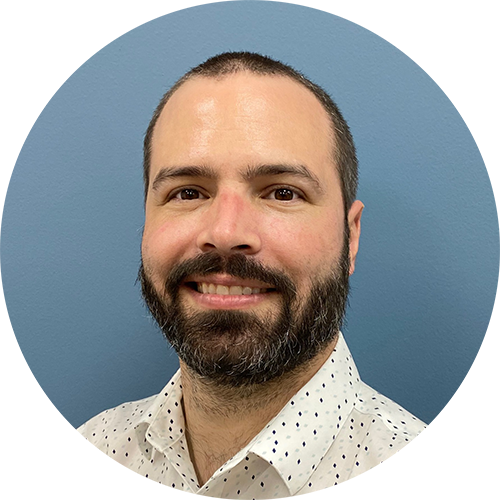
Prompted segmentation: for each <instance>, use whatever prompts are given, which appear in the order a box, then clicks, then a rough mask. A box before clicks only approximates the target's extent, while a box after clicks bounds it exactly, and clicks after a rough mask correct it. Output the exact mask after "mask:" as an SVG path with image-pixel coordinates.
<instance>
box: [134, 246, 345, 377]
mask: <svg viewBox="0 0 500 500" xmlns="http://www.w3.org/2000/svg"><path fill="white" fill-rule="evenodd" d="M215 273H224V274H228V275H230V276H233V277H236V278H240V279H248V280H258V281H261V282H263V283H266V284H268V285H270V286H272V287H273V292H272V293H273V295H274V296H275V297H276V298H277V301H276V302H277V304H276V307H274V308H272V309H273V310H271V311H270V312H268V313H264V314H257V313H255V312H247V311H235V310H214V311H203V312H201V311H193V310H189V308H188V307H186V306H185V305H184V304H183V302H182V300H181V297H180V294H179V291H180V287H181V286H184V285H183V283H184V280H185V279H186V278H187V277H188V276H190V275H196V276H197V277H199V278H201V277H204V276H210V275H213V274H215ZM139 280H140V283H141V288H142V295H143V298H144V301H145V303H146V305H147V306H148V308H149V310H150V312H151V314H152V316H153V318H154V319H155V320H156V322H157V323H158V325H159V327H160V329H161V331H162V332H163V334H164V336H165V338H166V339H167V340H168V341H169V342H170V344H171V345H172V347H173V348H174V349H175V350H176V352H177V354H178V356H179V358H180V359H181V360H182V361H183V362H184V363H185V364H186V365H187V366H188V367H189V368H190V369H191V370H193V371H194V372H195V373H196V374H198V375H199V376H201V377H203V378H205V379H207V380H210V381H212V382H214V383H217V384H219V385H223V386H228V387H244V386H252V385H255V384H262V383H265V382H269V381H271V380H275V379H277V378H279V377H281V376H283V375H284V374H286V373H288V372H293V371H296V370H297V369H299V368H300V367H301V366H302V365H305V364H306V363H308V362H309V361H311V360H312V359H314V358H315V357H316V356H317V355H318V354H319V353H320V352H322V351H324V349H326V348H327V347H328V346H329V345H330V344H331V343H332V342H333V340H334V339H335V337H336V335H337V334H338V332H339V330H340V328H341V326H342V323H343V320H344V316H345V310H346V306H347V300H348V294H349V240H348V237H345V238H344V245H343V249H342V253H341V256H340V258H339V259H338V261H336V262H335V263H334V264H332V266H331V270H330V271H329V273H327V275H326V276H322V277H317V278H315V279H311V285H310V290H309V293H308V296H307V297H306V298H301V297H299V295H298V293H297V287H296V286H295V284H294V282H293V280H292V279H291V278H290V277H289V276H287V275H286V274H285V273H283V272H282V271H280V270H276V269H271V268H269V267H266V266H264V265H263V264H262V263H260V262H259V261H257V260H256V259H255V258H252V257H247V256H245V255H243V254H234V255H231V256H229V257H225V256H222V255H220V254H218V253H216V252H209V253H206V254H201V255H199V256H198V257H196V258H193V259H189V260H186V261H184V262H181V263H180V264H178V265H176V266H175V267H174V268H173V269H172V270H171V271H170V273H169V275H168V277H167V278H166V281H165V287H164V292H163V293H162V294H159V293H158V292H157V290H156V288H155V287H154V285H153V282H152V279H151V277H150V272H149V271H148V270H147V268H145V266H144V264H143V263H141V266H140V269H139ZM207 281H209V279H207Z"/></svg>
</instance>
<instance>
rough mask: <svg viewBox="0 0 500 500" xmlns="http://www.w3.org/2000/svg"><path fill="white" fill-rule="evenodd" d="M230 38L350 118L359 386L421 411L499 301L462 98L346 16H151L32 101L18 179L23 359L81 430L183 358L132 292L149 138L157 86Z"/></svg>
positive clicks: (11, 226) (11, 233)
mask: <svg viewBox="0 0 500 500" xmlns="http://www.w3.org/2000/svg"><path fill="white" fill-rule="evenodd" d="M227 50H250V51H257V52H261V53H264V54H267V55H270V56H273V57H275V58H277V59H280V60H283V61H284V62H286V63H289V64H291V65H292V66H294V67H296V68H297V69H299V70H301V71H303V72H304V73H305V74H306V75H307V76H308V77H309V78H311V79H312V80H313V81H315V82H317V83H319V84H320V85H322V86H323V87H324V88H325V89H326V90H327V91H328V92H330V94H331V95H332V96H333V97H334V99H335V100H336V102H337V103H338V105H339V107H340V109H341V110H342V112H343V113H344V115H345V117H346V119H347V121H348V122H349V124H350V126H351V129H352V132H353V135H354V138H355V141H356V145H357V148H358V153H359V160H360V189H359V198H360V199H361V200H362V201H363V202H364V203H365V206H366V209H365V212H364V214H363V221H362V241H361V249H360V254H359V256H358V260H357V267H356V273H355V275H354V277H353V279H352V295H351V300H350V309H349V312H348V322H347V326H346V327H345V328H344V334H345V336H346V338H347V341H348V343H349V346H350V348H351V350H352V352H353V355H354V357H355V359H356V362H357V365H358V368H359V370H360V373H361V376H362V378H363V379H364V380H365V382H367V383H368V384H370V385H372V386H374V387H375V388H376V389H378V390H379V391H381V392H383V393H384V394H386V395H387V396H389V397H390V398H392V399H394V400H396V401H397V402H399V403H400V404H401V405H403V406H405V407H406V408H407V409H408V410H410V411H411V412H413V413H414V414H415V415H417V416H418V417H420V418H421V419H423V420H424V421H426V422H430V421H431V420H432V419H433V418H434V417H435V416H436V415H437V414H438V413H439V411H440V410H441V409H442V408H443V407H444V405H445V404H446V403H447V401H448V400H449V399H450V398H451V396H452V395H453V393H454V392H455V390H456V389H457V388H458V386H459V385H460V383H461V381H462V380H463V378H464V376H465V375H466V373H467V371H468V369H469V367H470V365H471V364H472V362H473V360H474V357H475V356H476V353H477V351H478V349H479V346H480V344H481V341H482V339H483V336H484V333H485V331H486V328H487V325H488V322H489V318H490V314H491V311H492V307H493V302H494V297H495V291H496V285H497V278H498V257H499V253H498V242H499V241H498V222H497V215H496V209H495V202H494V197H493V192H492V189H491V185H490V182H489V179H488V175H487V172H486V169H485V166H484V164H483V162H482V159H481V156H480V153H479V151H478V149H477V147H476V145H475V143H474V140H473V138H472V136H471V134H470V133H469V131H468V129H467V126H466V125H465V124H464V122H463V121H462V119H461V117H460V115H459V113H458V112H457V110H456V109H455V108H454V107H453V105H452V104H451V102H450V101H449V100H448V98H447V97H446V96H445V95H444V94H443V92H442V91H441V90H440V89H439V87H438V86H437V85H436V84H435V83H434V82H433V81H432V79H431V78H430V77H429V76H428V75H427V74H426V73H424V72H423V71H422V70H421V69H420V68H419V67H418V66H417V65H416V64H415V63H413V62H412V61H411V60H410V59H409V58H407V57H406V56H405V55H404V54H402V53H401V52H400V51H398V50H397V49H396V48H395V47H393V46H392V45H390V44H389V43H387V42H386V41H384V40H383V39H381V38H379V37H378V36H376V35H374V34H373V33H371V32H369V31H367V30H365V29H363V28H361V27H359V26H357V25H355V24H352V23H350V22H348V21H346V20H343V19H341V18H338V17H335V16H333V15H331V14H327V13H324V12H321V11H318V10H313V9H309V8H306V7H300V6H295V5H290V4H284V3H271V2H229V3H228V2H225V3H220V4H211V5H205V6H201V7H196V8H191V9H187V10H183V11H179V12H177V13H174V14H170V15H168V16H165V17H162V18H159V19H156V20H154V21H152V22H149V23H147V24H145V25H143V26H140V27H138V28H137V29H135V30H133V31H131V32H129V33H127V34H126V35H124V36H122V37H120V38H119V39H117V40H116V41H114V42H113V43H111V44H109V45H108V46H107V47H105V48H104V49H102V50H101V51H100V52H99V53H97V54H96V55H95V56H94V57H92V58H91V59H90V60H89V61H87V62H86V63H85V64H84V65H83V66H82V67H81V68H80V69H79V70H78V71H77V72H75V73H74V74H73V75H72V76H71V77H70V78H69V79H68V80H67V81H66V82H65V83H64V85H63V86H62V87H61V88H60V90H59V91H58V92H57V93H56V94H55V95H54V97H53V98H52V100H51V101H50V102H49V104H48V105H47V107H46V108H45V109H44V111H43V112H42V114H41V115H40V117H39V119H38V121H37V122H36V124H35V125H34V127H33V129H32V130H31V132H30V134H29V136H28V138H27V140H26V143H25V145H24V147H23V149H22V151H21V154H20V155H19V159H18V162H17V164H16V167H15V170H14V173H13V176H12V180H11V183H10V186H9V190H8V194H7V199H6V204H5V209H4V218H3V225H2V241H1V259H2V279H3V285H4V290H5V296H6V301H7V306H8V310H9V315H10V318H11V322H12V325H13V328H14V331H15V333H16V336H17V339H18V341H19V344H20V346H21V348H22V351H23V353H24V356H25V358H26V360H27V362H28V364H29V366H30V367H31V369H32V371H33V373H34V375H35V376H36V378H37V380H38V382H39V383H40V385H41V387H42V388H43V390H44V391H45V392H46V394H47V396H48V397H49V398H50V399H51V400H52V402H53V403H54V405H55V406H56V407H57V408H58V409H59V410H60V411H61V413H62V414H63V415H64V416H65V417H66V418H67V419H68V420H69V422H70V423H71V424H73V425H74V426H79V425H80V424H82V423H83V422H84V421H86V420H87V419H88V418H90V417H91V416H93V415H95V414H96V413H98V412H100V411H102V410H104V409H106V408H109V407H113V406H116V405H118V404H120V403H122V402H124V401H130V400H134V399H140V398H143V397H146V396H149V395H152V394H154V393H156V392H158V391H160V390H161V388H162V387H163V386H164V385H165V384H166V382H167V381H168V379H169V377H170V376H171V375H172V374H173V373H174V371H175V370H176V368H177V366H178V362H177V358H176V356H175V353H174V352H173V351H172V350H171V349H170V348H169V347H168V345H167V343H166V342H165V341H164V340H163V338H162V336H161V334H160V333H159V332H158V330H157V329H156V327H155V326H154V324H153V323H152V321H151V320H150V319H149V317H148V314H147V312H146V310H145V308H144V307H143V305H142V302H141V298H140V290H139V287H138V286H137V285H136V284H135V279H136V274H137V268H138V265H139V259H140V240H141V230H142V224H143V207H142V184H141V183H142V178H141V176H142V172H141V160H142V157H141V147H142V139H143V135H144V131H145V129H146V127H147V124H148V121H149V119H150V116H151V113H152V111H153V109H154V108H155V106H156V104H157V102H158V100H159V98H160V97H161V95H162V94H163V93H164V92H165V91H166V90H167V89H168V87H169V86H170V85H172V84H173V83H174V81H175V80H176V79H177V78H178V77H180V76H181V75H182V74H183V73H184V72H186V71H187V70H188V69H190V68H191V67H192V66H195V65H197V64H199V63H200V62H202V61H203V60H205V59H206V58H207V57H209V56H212V55H214V54H216V53H219V52H222V51H227ZM34 84H36V82H34Z"/></svg>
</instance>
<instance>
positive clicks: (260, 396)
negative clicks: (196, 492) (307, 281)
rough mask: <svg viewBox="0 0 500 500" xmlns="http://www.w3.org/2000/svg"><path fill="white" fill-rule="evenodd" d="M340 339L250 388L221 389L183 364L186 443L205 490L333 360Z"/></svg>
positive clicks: (181, 364)
mask: <svg viewBox="0 0 500 500" xmlns="http://www.w3.org/2000/svg"><path fill="white" fill-rule="evenodd" d="M336 343H337V338H335V340H334V341H333V342H332V343H331V344H329V345H328V347H327V348H326V349H324V350H323V351H322V352H320V353H319V354H318V355H317V356H316V357H315V358H313V359H312V360H311V361H310V362H309V363H308V364H307V365H306V366H304V365H303V366H301V367H300V368H299V369H297V370H295V371H294V372H292V373H287V374H286V375H284V376H282V377H280V378H279V379H275V380H272V381H269V382H267V383H265V384H255V385H252V386H248V387H229V386H221V385H219V384H216V383H214V382H213V381H211V380H207V379H205V378H203V377H200V376H199V375H197V374H196V373H194V372H193V371H192V370H191V369H190V368H189V367H188V366H187V365H185V364H184V363H183V362H182V361H181V363H180V366H181V378H182V394H183V406H184V415H185V421H186V439H187V443H188V446H189V451H190V456H191V461H192V462H193V465H194V468H195V471H196V474H197V476H198V480H199V482H200V485H202V484H204V483H205V482H206V481H207V480H208V479H209V478H210V477H211V476H212V475H213V473H214V472H215V471H216V470H217V469H219V468H220V467H221V466H222V465H223V464H224V463H225V462H227V460H229V459H230V458H231V457H233V456H234V455H235V454H236V453H237V452H238V451H240V450H241V449H242V448H243V447H245V446H246V445H247V444H248V443H249V442H250V441H251V440H252V439H253V438H254V437H255V436H256V435H257V434H258V433H259V432H260V431H261V430H262V429H263V428H264V427H265V425H266V424H267V423H268V422H269V421H270V420H271V419H272V418H274V417H275V416H276V415H277V414H278V413H279V412H280V411H281V409H282V408H283V407H284V406H285V404H286V403H287V402H288V401H289V400H290V399H291V398H292V397H293V396H294V395H295V394H296V393H297V392H298V391H299V390H300V389H301V388H302V387H303V386H304V385H305V384H306V383H307V382H308V381H309V380H310V379H311V378H312V377H313V376H314V374H315V373H316V372H317V371H318V370H319V368H320V367H321V366H322V365H323V363H324V362H325V361H326V360H327V359H328V357H329V356H330V354H331V352H332V350H333V349H334V347H335V345H336Z"/></svg>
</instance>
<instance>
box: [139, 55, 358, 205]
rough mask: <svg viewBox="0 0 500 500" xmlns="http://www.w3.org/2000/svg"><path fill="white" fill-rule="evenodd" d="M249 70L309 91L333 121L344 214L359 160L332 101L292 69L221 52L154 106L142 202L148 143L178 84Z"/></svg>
mask: <svg viewBox="0 0 500 500" xmlns="http://www.w3.org/2000/svg"><path fill="white" fill-rule="evenodd" d="M243 71H248V72H250V73H254V74H256V75H263V76H265V75H269V76H285V77H288V78H291V79H292V80H295V81H296V82H298V83H300V84H301V85H303V86H304V87H306V88H307V89H309V90H310V91H311V92H312V93H313V94H314V95H315V96H316V98H317V99H318V100H319V102H320V103H321V104H322V106H323V108H324V109H325V111H326V112H327V113H328V116H329V117H330V120H331V122H332V130H333V137H334V140H335V143H336V147H334V149H333V161H334V162H335V164H336V167H337V169H338V173H339V177H340V182H341V189H342V198H343V203H344V210H345V213H346V214H347V212H348V210H349V208H350V206H351V205H352V203H353V202H354V200H355V199H356V191H357V188H358V160H357V157H356V148H355V147H354V141H353V139H352V135H351V132H350V130H349V127H348V125H347V123H346V121H345V120H344V117H343V116H342V114H341V112H340V110H339V109H338V107H337V105H336V104H335V103H334V102H333V100H332V98H331V97H330V96H329V95H328V94H327V92H325V91H324V90H323V89H322V88H321V87H320V86H319V85H316V84H315V83H313V82H311V81H310V80H309V79H308V78H306V77H305V76H304V75H303V74H302V73H300V72H299V71H297V70H295V69H293V68H292V67H291V66H289V65H287V64H284V63H282V62H279V61H276V60H274V59H271V58H270V57H267V56H263V55H260V54H256V53H253V52H224V53H222V54H219V55H216V56H214V57H211V58H210V59H207V60H206V61H205V62H204V63H202V64H200V65H198V66H196V67H195V68H192V69H191V70H189V71H188V72H187V73H186V74H185V75H184V76H182V77H181V78H180V79H179V80H177V82H176V83H175V84H174V85H173V86H172V87H171V88H170V89H169V90H168V92H167V93H166V94H165V95H164V96H163V97H162V98H161V100H160V103H159V104H158V106H157V107H156V109H155V111H154V113H153V117H152V118H151V121H150V122H149V126H148V128H147V131H146V135H145V138H144V199H146V198H147V192H148V185H149V170H150V163H151V140H152V136H153V131H154V127H155V125H156V122H157V121H158V118H159V116H160V114H161V112H162V111H163V108H164V107H165V104H166V103H167V102H168V100H169V99H170V97H172V95H173V94H174V92H175V91H176V90H178V89H179V87H180V86H181V85H183V84H184V83H186V82H187V81H188V80H191V79H192V78H196V77H204V78H216V79H220V78H223V77H225V76H227V75H231V74H235V73H240V72H243Z"/></svg>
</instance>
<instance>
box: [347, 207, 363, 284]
mask: <svg viewBox="0 0 500 500" xmlns="http://www.w3.org/2000/svg"><path fill="white" fill-rule="evenodd" d="M363 208H365V206H364V205H363V203H361V201H359V200H356V201H355V202H354V203H353V204H352V205H351V208H350V209H349V213H348V214H347V223H348V225H349V257H350V260H351V265H350V267H349V274H350V275H351V274H352V273H353V272H354V267H355V264H356V255H357V254H358V249H359V237H360V234H361V214H362V213H363Z"/></svg>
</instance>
